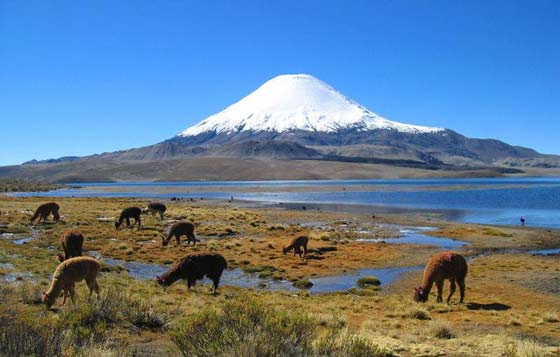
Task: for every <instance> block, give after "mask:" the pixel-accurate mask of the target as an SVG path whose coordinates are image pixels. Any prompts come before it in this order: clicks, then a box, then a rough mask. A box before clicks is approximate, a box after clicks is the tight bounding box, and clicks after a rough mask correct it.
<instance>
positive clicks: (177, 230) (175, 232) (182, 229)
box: [161, 222, 196, 247]
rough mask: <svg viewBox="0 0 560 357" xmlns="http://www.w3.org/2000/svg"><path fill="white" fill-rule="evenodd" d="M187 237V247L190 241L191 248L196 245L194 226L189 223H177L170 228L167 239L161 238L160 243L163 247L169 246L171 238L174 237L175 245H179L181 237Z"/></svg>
mask: <svg viewBox="0 0 560 357" xmlns="http://www.w3.org/2000/svg"><path fill="white" fill-rule="evenodd" d="M184 235H186V236H187V245H188V244H189V243H190V242H191V241H192V242H193V246H195V245H196V236H195V235H194V225H193V224H192V223H190V222H177V223H175V224H174V225H172V226H171V229H169V233H168V234H167V237H162V238H161V240H162V243H163V246H164V247H165V246H166V245H167V244H169V241H170V240H171V238H173V237H175V240H176V241H177V245H179V244H181V236H184Z"/></svg>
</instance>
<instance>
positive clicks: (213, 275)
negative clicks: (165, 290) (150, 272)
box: [156, 253, 227, 295]
mask: <svg viewBox="0 0 560 357" xmlns="http://www.w3.org/2000/svg"><path fill="white" fill-rule="evenodd" d="M226 268H227V261H226V259H225V258H224V257H223V255H221V254H218V253H194V254H189V255H187V256H185V257H184V258H182V259H181V260H179V261H177V262H175V264H173V266H172V267H171V268H170V269H169V270H168V271H167V272H165V273H164V274H163V275H162V276H161V277H159V276H158V277H156V281H157V283H158V284H159V285H161V286H163V287H167V286H170V285H171V284H173V283H174V282H176V281H177V280H179V279H185V280H187V287H188V288H189V289H190V288H191V286H194V285H195V284H196V281H197V280H202V279H203V278H204V276H206V277H208V279H210V280H212V293H213V294H214V295H215V294H216V290H217V289H218V285H219V284H220V277H221V276H222V273H223V271H224V270H225V269H226Z"/></svg>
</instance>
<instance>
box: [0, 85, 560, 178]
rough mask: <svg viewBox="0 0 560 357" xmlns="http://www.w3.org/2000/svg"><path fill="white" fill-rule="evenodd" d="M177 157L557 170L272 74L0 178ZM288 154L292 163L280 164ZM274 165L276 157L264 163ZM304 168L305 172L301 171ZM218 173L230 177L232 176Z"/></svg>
mask: <svg viewBox="0 0 560 357" xmlns="http://www.w3.org/2000/svg"><path fill="white" fill-rule="evenodd" d="M177 160H179V161H181V160H182V161H185V162H186V161H189V160H191V161H193V162H196V163H197V164H196V165H195V166H196V168H197V169H198V170H204V172H197V173H196V174H194V175H193V174H192V173H185V172H183V171H180V169H177V175H182V176H181V177H184V178H187V177H195V178H196V179H200V178H204V177H207V178H208V179H210V178H214V177H216V171H215V169H214V168H211V167H207V166H206V167H205V166H204V165H203V164H202V163H203V162H204V160H207V161H208V162H213V163H219V165H221V167H223V170H222V171H223V173H222V174H223V176H224V177H243V178H245V179H251V177H261V178H262V177H273V178H274V177H283V178H292V179H297V178H310V177H314V174H313V170H319V171H320V172H321V174H319V173H317V177H321V178H329V177H328V175H332V177H333V178H335V177H347V176H346V174H344V175H342V176H340V175H339V174H334V173H333V172H332V171H331V170H330V169H328V168H327V167H337V168H340V167H343V166H344V165H346V166H348V167H351V166H352V165H354V166H355V165H357V164H359V165H372V167H371V169H372V170H370V169H363V170H362V166H360V168H361V169H360V170H362V172H372V174H374V175H379V172H378V170H377V169H373V166H375V165H381V166H382V167H384V169H386V170H389V171H391V170H392V169H390V167H402V168H407V169H417V170H422V171H421V172H422V173H421V175H424V176H425V175H428V176H429V175H430V172H432V173H433V174H432V175H434V176H438V175H443V176H445V175H447V174H446V173H445V172H451V174H452V175H455V174H456V173H457V172H464V173H465V175H471V176H472V175H479V174H478V173H474V172H475V171H478V172H483V173H484V175H502V174H508V173H518V174H519V173H523V171H524V170H527V169H531V168H559V167H560V157H559V156H555V155H544V154H541V153H538V152H536V151H535V150H532V149H529V148H524V147H520V146H512V145H509V144H507V143H504V142H502V141H499V140H496V139H476V138H468V137H465V136H463V135H461V134H459V133H457V132H455V131H453V130H450V129H444V128H437V127H427V126H419V125H413V124H405V123H401V122H396V121H391V120H389V119H386V118H384V117H381V116H379V115H378V114H376V113H374V112H373V111H371V110H369V109H367V108H365V107H364V106H362V105H360V104H358V103H356V102H355V101H353V100H351V99H349V98H348V97H346V96H344V95H343V94H342V93H340V92H338V91H336V90H335V89H334V88H333V87H331V86H329V85H328V84H326V83H324V82H322V81H320V80H319V79H317V78H315V77H313V76H310V75H303V74H299V75H283V76H278V77H275V78H273V79H271V80H269V81H267V82H266V83H264V84H263V85H262V86H260V87H259V88H257V90H255V91H254V92H252V93H250V94H249V95H247V96H246V97H244V98H242V99H241V100H240V101H238V102H236V103H234V104H232V105H230V106H228V107H227V108H226V109H224V110H223V111H220V112H218V113H216V114H214V115H211V116H209V117H208V118H206V119H204V120H202V121H200V122H199V123H197V124H195V125H193V126H191V127H189V128H187V129H185V130H183V131H182V132H180V133H179V134H178V135H176V136H174V137H172V138H170V139H168V140H165V141H162V142H160V143H156V144H153V145H148V146H144V147H140V148H133V149H129V150H121V151H116V152H108V153H102V154H95V155H89V156H85V157H81V158H77V157H63V158H59V159H50V160H43V161H36V160H31V161H28V162H26V163H25V165H22V166H21V167H4V168H2V167H0V177H2V176H5V177H22V176H24V177H29V178H33V177H37V176H39V177H41V178H43V179H44V178H45V177H46V176H48V175H54V176H56V177H57V179H56V180H67V179H79V180H83V179H84V177H83V176H84V175H89V176H90V177H94V178H96V179H100V178H103V177H106V179H108V180H112V179H116V178H118V180H123V179H125V178H127V177H128V178H130V179H133V178H134V177H143V178H147V177H150V179H156V180H157V179H158V178H157V175H158V173H152V174H148V173H145V172H144V173H141V172H140V171H142V170H146V171H149V170H151V169H153V168H155V167H165V170H166V172H167V173H166V175H167V176H166V177H172V173H170V172H172V171H173V169H172V166H169V165H168V164H164V163H162V164H156V163H158V162H162V161H170V162H171V161H172V162H175V163H176V162H178V161H177ZM259 160H261V161H262V160H267V161H270V162H269V163H267V165H266V167H272V168H279V167H282V170H288V172H282V173H279V174H274V173H270V175H269V176H267V175H262V174H258V173H256V172H253V171H254V170H258V168H259V167H263V163H262V162H261V161H259ZM290 160H291V161H292V164H290V163H287V161H290ZM280 161H282V162H283V163H282V164H280V163H278V164H273V162H280ZM228 162H238V163H240V165H242V166H243V167H244V169H245V170H249V172H245V173H241V172H238V169H235V170H234V169H233V167H232V166H231V165H230V164H228ZM350 164H352V165H350ZM80 165H81V166H83V167H87V168H88V169H87V174H84V173H80V172H79V171H80ZM251 165H254V169H251ZM305 165H307V166H309V170H311V171H310V172H305V170H304V169H303V167H304V166H305ZM341 165H342V166H341ZM178 166H181V167H186V166H185V165H178ZM187 166H188V165H187ZM354 166H352V167H354ZM289 167H293V168H294V169H293V172H294V176H293V177H290V176H289V170H290V169H289ZM319 168H320V169H319ZM95 170H97V171H95ZM127 170H128V171H127ZM227 170H233V171H235V172H237V173H236V174H235V175H232V174H231V173H230V172H226V171H227ZM100 172H104V174H103V175H101V174H100ZM205 172H206V173H207V174H208V175H207V176H205ZM296 172H299V173H297V174H296ZM399 172H400V171H399ZM104 175H105V176H104ZM161 175H163V173H161ZM170 175H171V176H170ZM324 175H327V176H324ZM407 175H409V173H407ZM54 176H53V177H54ZM350 176H351V174H350Z"/></svg>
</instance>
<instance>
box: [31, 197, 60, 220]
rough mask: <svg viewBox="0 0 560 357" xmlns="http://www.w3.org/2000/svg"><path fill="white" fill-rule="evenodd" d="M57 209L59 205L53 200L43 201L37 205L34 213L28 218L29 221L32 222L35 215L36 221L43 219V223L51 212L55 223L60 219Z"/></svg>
mask: <svg viewBox="0 0 560 357" xmlns="http://www.w3.org/2000/svg"><path fill="white" fill-rule="evenodd" d="M59 210H60V206H59V205H58V204H57V203H55V202H48V203H43V204H42V205H40V206H39V207H37V209H36V210H35V213H34V214H33V216H32V217H31V218H30V219H29V222H31V223H33V221H34V220H36V219H37V217H39V220H38V221H37V223H41V220H43V223H45V222H46V221H47V218H48V217H49V215H50V214H51V213H52V215H53V218H54V222H55V223H56V222H58V221H59V220H60V214H59V212H58V211H59Z"/></svg>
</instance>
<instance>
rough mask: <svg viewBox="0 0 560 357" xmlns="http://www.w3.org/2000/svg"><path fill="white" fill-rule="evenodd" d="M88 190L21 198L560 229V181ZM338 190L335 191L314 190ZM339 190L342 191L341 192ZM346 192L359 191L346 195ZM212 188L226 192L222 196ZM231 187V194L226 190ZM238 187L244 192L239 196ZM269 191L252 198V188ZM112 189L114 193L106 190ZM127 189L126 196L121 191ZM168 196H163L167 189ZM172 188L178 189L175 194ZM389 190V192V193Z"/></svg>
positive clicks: (93, 186)
mask: <svg viewBox="0 0 560 357" xmlns="http://www.w3.org/2000/svg"><path fill="white" fill-rule="evenodd" d="M80 185H83V186H87V189H75V188H68V189H62V190H57V191H51V192H43V193H18V194H15V195H19V196H30V195H40V196H55V197H56V196H59V197H62V196H66V197H68V196H76V197H78V196H82V197H83V196H101V197H145V198H161V199H164V198H171V197H180V198H205V199H229V198H230V197H231V196H234V197H235V199H240V200H248V201H255V202H261V203H302V204H313V203H315V204H342V205H361V206H372V210H374V207H397V208H401V209H425V210H430V211H435V212H441V213H442V214H443V215H444V216H443V219H450V220H455V221H461V222H473V223H484V224H503V225H518V224H519V222H520V217H521V216H523V217H524V218H525V219H526V223H527V225H529V226H541V227H550V228H560V177H533V178H483V179H477V178H465V179H394V180H316V181H308V180H307V181H213V182H140V183H135V182H127V183H87V184H84V183H82V184H80ZM325 185H328V186H333V187H334V188H335V189H333V191H324V190H317V191H316V192H313V186H325ZM201 186H203V187H207V188H208V190H207V191H206V190H205V191H204V192H188V191H186V190H185V188H187V189H188V187H193V188H195V187H201ZM301 186H305V187H307V189H306V192H286V191H285V188H286V187H301ZM337 186H340V188H339V189H336V188H337ZM343 186H359V189H358V190H356V187H354V188H353V190H348V191H343V190H341V188H342V187H343ZM212 187H221V190H222V191H220V192H216V191H212ZM224 187H226V188H227V187H232V190H231V191H228V190H227V189H226V190H223V188H224ZM236 187H240V188H243V192H238V191H235V188H236ZM262 187H267V188H268V191H270V190H271V188H272V190H273V191H274V188H278V191H277V192H251V190H250V188H255V191H257V190H258V189H259V188H262ZM106 188H111V192H106V191H103V189H106ZM119 188H122V191H119ZM164 188H165V192H158V189H164ZM173 188H177V191H174V190H173ZM385 188H387V189H385Z"/></svg>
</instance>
